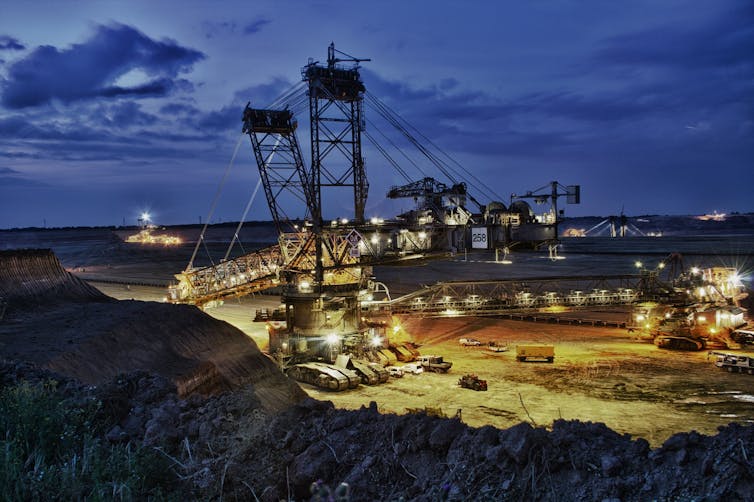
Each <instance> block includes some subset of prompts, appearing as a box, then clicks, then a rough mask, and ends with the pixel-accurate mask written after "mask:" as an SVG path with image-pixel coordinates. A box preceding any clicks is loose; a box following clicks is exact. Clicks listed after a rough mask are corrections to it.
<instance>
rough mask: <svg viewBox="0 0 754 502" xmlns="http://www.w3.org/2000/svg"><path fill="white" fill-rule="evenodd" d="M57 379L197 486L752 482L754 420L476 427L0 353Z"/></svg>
mask: <svg viewBox="0 0 754 502" xmlns="http://www.w3.org/2000/svg"><path fill="white" fill-rule="evenodd" d="M51 378H53V379H56V380H58V381H59V382H60V383H59V384H58V386H57V387H58V389H60V392H61V393H63V394H65V396H66V397H67V398H68V399H69V400H70V401H71V402H73V403H75V402H81V401H82V400H85V399H87V398H95V399H97V400H99V402H101V410H102V413H103V414H105V415H106V416H107V420H109V423H110V426H109V431H108V432H107V434H106V436H105V438H103V440H108V441H111V442H115V443H117V442H129V441H131V442H136V443H140V444H142V445H146V446H148V447H152V448H155V449H156V450H158V451H159V452H161V453H162V454H164V455H165V456H166V457H168V458H170V459H171V462H172V468H173V469H174V471H175V474H176V476H177V477H178V478H179V479H180V480H181V481H180V482H181V483H182V484H183V485H184V490H183V491H184V492H185V493H190V494H191V495H192V497H194V498H197V499H209V498H212V499H217V498H232V499H236V500H239V499H240V500H252V499H254V500H262V501H277V500H306V499H312V500H552V501H556V500H557V501H560V500H624V501H626V500H731V501H734V500H751V494H752V493H754V474H753V473H754V461H753V460H754V459H752V458H751V456H752V455H754V427H752V426H748V427H743V426H739V425H735V424H731V425H729V426H727V427H723V428H721V429H720V431H719V433H718V434H717V435H715V436H704V435H700V434H697V433H695V432H689V433H683V434H676V435H674V436H672V437H671V438H669V439H668V440H667V441H666V442H665V443H664V444H663V445H662V446H661V447H660V448H657V449H654V450H653V449H651V448H650V447H649V444H648V443H647V442H646V441H645V440H643V439H637V440H634V439H632V438H631V437H629V436H628V435H620V434H618V433H616V432H614V431H612V430H610V429H608V428H607V427H606V426H605V425H603V424H597V423H583V422H579V421H565V420H558V421H555V422H554V423H553V424H552V425H551V426H550V427H548V428H544V427H532V426H530V425H528V424H526V423H521V424H519V425H517V426H514V427H511V428H510V429H506V430H498V429H495V428H493V427H489V426H486V427H481V428H471V427H469V426H467V425H465V424H463V423H462V422H461V421H459V420H457V419H452V418H440V417H435V416H428V415H427V414H425V413H419V414H407V415H402V416H399V415H388V414H381V413H379V411H378V409H377V405H376V404H374V403H372V404H371V405H370V406H369V407H363V408H362V409H360V410H355V411H348V410H338V409H335V408H334V407H333V406H332V404H331V403H329V402H321V401H315V400H311V399H306V400H304V401H301V402H299V403H298V404H295V405H292V406H290V407H289V408H288V409H286V410H284V411H281V412H277V413H275V412H270V411H269V410H266V409H264V408H263V407H262V406H261V403H260V401H259V399H257V398H256V397H255V396H254V393H253V392H250V390H249V389H248V388H241V389H238V390H235V391H229V392H225V393H221V394H218V395H214V396H209V397H201V396H199V395H197V394H194V395H192V396H190V397H188V398H181V397H179V396H178V394H177V392H176V389H175V387H174V386H173V385H172V384H171V383H170V382H169V381H168V380H166V379H164V378H162V377H159V376H155V375H152V374H149V373H146V372H137V373H131V374H124V375H119V376H118V377H117V378H115V379H113V380H111V381H109V382H107V383H104V384H102V385H100V386H98V387H91V386H83V385H80V384H77V383H76V382H74V381H71V380H69V379H66V378H65V377H60V376H56V375H51V374H50V373H49V372H46V371H42V370H38V369H35V368H33V367H32V366H30V365H29V364H27V363H12V362H9V361H5V362H2V363H0V389H1V388H2V387H4V386H9V385H14V384H16V383H18V382H19V381H22V380H24V381H27V382H31V383H34V382H42V381H49V379H51Z"/></svg>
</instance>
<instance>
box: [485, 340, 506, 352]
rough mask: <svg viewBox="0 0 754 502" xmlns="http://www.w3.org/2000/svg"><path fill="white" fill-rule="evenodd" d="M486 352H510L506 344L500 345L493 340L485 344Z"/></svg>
mask: <svg viewBox="0 0 754 502" xmlns="http://www.w3.org/2000/svg"><path fill="white" fill-rule="evenodd" d="M487 350H491V351H492V352H507V351H508V350H510V347H508V345H507V344H502V343H500V342H496V341H494V340H493V341H491V342H489V343H488V344H487Z"/></svg>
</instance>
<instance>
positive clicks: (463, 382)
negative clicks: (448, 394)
mask: <svg viewBox="0 0 754 502" xmlns="http://www.w3.org/2000/svg"><path fill="white" fill-rule="evenodd" d="M458 385H460V386H461V388H463V389H471V390H477V391H479V390H487V380H481V379H480V378H479V377H478V376H476V375H475V374H473V373H468V374H466V375H463V376H462V377H461V378H460V379H459V380H458Z"/></svg>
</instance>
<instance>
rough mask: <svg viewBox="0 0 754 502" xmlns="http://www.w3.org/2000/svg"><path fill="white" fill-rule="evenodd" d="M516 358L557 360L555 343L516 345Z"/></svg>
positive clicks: (524, 359) (521, 359) (543, 360)
mask: <svg viewBox="0 0 754 502" xmlns="http://www.w3.org/2000/svg"><path fill="white" fill-rule="evenodd" d="M516 360H517V361H519V362H524V361H541V362H548V363H551V362H553V361H554V360H555V346H554V345H516Z"/></svg>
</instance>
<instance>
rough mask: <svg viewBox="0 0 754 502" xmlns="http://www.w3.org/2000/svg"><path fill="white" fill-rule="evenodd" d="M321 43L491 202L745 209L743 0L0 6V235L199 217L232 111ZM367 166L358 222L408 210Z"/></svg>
mask: <svg viewBox="0 0 754 502" xmlns="http://www.w3.org/2000/svg"><path fill="white" fill-rule="evenodd" d="M153 4H156V5H153ZM330 41H334V42H335V44H336V48H338V49H341V50H343V51H345V52H347V53H349V54H352V55H354V56H357V57H364V58H371V59H372V61H371V62H368V63H364V64H363V72H362V76H363V79H364V82H365V84H366V86H367V89H368V90H369V92H370V93H371V94H373V95H375V96H377V97H379V98H380V99H381V100H382V101H383V102H385V103H387V104H388V105H389V106H390V107H391V108H392V109H394V110H396V111H398V112H399V113H400V114H401V115H402V116H403V117H404V118H405V119H406V120H408V121H409V122H410V123H411V124H413V125H414V126H416V128H417V129H419V130H420V131H422V133H423V134H424V135H425V136H426V137H427V138H428V139H430V140H431V141H432V142H434V143H435V144H437V145H439V146H440V147H441V148H442V149H443V150H444V151H445V152H447V153H448V154H450V155H451V156H452V157H453V158H455V159H456V160H457V161H458V162H460V163H461V164H463V166H464V167H465V168H466V169H468V170H469V171H471V172H473V173H474V175H475V176H476V177H477V178H478V179H480V180H482V181H483V182H484V184H485V185H486V186H488V187H490V189H491V190H492V191H494V192H495V193H497V194H499V195H500V196H501V198H503V199H504V201H505V202H507V197H508V196H509V195H510V194H511V193H513V192H523V191H525V190H531V189H535V188H538V187H540V186H542V185H545V184H547V183H548V182H550V181H552V180H558V181H560V182H561V183H563V184H565V185H568V184H580V185H581V186H582V194H583V196H582V204H581V206H568V207H567V208H566V211H567V215H572V216H577V215H607V214H615V213H618V212H620V211H621V209H622V208H623V209H624V210H625V212H626V214H633V215H637V214H658V213H659V214H697V213H705V212H711V211H713V210H717V211H720V212H732V211H741V212H745V211H746V212H748V211H752V210H754V195H752V194H753V193H754V191H753V189H754V174H752V173H754V169H752V166H753V165H754V3H752V2H751V1H729V0H718V1H712V0H710V1H688V0H667V1H659V0H637V1H631V2H619V1H614V2H605V1H603V0H579V1H575V0H574V1H543V2H521V1H502V2H492V1H490V2H459V1H439V0H434V1H416V2H406V1H386V2H360V1H356V2H327V1H322V2H285V1H253V2H250V1H243V2H196V1H161V2H149V1H128V2H125V1H124V2H33V1H31V2H11V1H7V0H0V228H10V227H18V226H41V225H42V224H43V221H46V224H47V226H68V225H119V224H121V223H122V222H123V220H124V219H125V221H126V223H127V224H134V223H135V222H136V218H137V216H138V214H139V213H140V212H141V211H143V210H149V211H150V212H151V213H152V214H153V215H154V219H155V221H156V222H158V223H162V224H174V223H189V222H197V221H198V219H199V217H201V218H202V219H203V220H204V219H206V216H207V213H208V211H209V207H210V204H211V202H212V198H213V196H214V194H215V191H216V189H217V186H218V184H219V182H220V180H221V178H222V176H223V173H224V171H225V169H226V167H227V165H228V163H229V161H230V159H231V156H232V155H233V151H234V149H235V147H236V144H237V143H238V141H239V138H240V125H241V123H240V117H241V113H242V110H243V106H244V105H245V103H246V102H247V101H249V100H251V101H252V102H253V103H254V104H256V105H258V106H263V105H265V104H267V103H269V102H270V101H271V100H272V99H273V98H274V97H275V96H277V95H278V94H280V93H281V92H283V91H285V90H286V89H287V88H289V87H290V86H291V85H293V84H295V83H297V82H298V81H299V80H300V78H301V77H300V70H301V67H302V66H304V65H305V64H306V63H307V61H308V59H309V58H310V57H311V58H314V59H315V60H321V61H324V60H325V58H326V54H327V52H326V51H327V45H328V44H329V43H330ZM369 113H370V110H369V109H367V114H369ZM372 118H373V117H372V116H370V115H368V119H369V120H371V119H372ZM299 120H300V121H302V122H306V120H307V117H306V116H304V115H301V116H299ZM368 127H369V126H368ZM371 132H372V133H375V131H374V130H372V131H371ZM375 135H376V134H375ZM299 141H300V142H301V144H302V146H303V147H306V145H308V142H309V141H308V129H307V128H306V127H305V126H304V127H302V128H300V129H299ZM364 153H365V157H366V167H367V174H368V177H369V180H370V185H371V187H370V197H369V202H368V204H367V215H368V216H373V215H375V216H382V217H388V216H392V215H393V214H395V212H396V211H398V210H400V209H405V208H406V207H405V206H406V205H407V204H408V203H407V202H402V203H399V204H395V203H391V202H386V201H385V200H384V194H385V192H386V191H387V189H388V187H389V186H390V185H392V184H402V183H405V180H403V179H402V178H401V177H399V176H398V175H397V174H396V173H394V172H393V170H392V168H390V166H389V165H388V163H387V162H386V161H385V160H384V158H383V157H381V156H380V155H379V154H377V153H376V151H375V150H374V148H372V147H371V145H370V144H368V143H365V152H364ZM308 155H309V153H308V149H307V148H305V152H304V156H305V159H306V160H307V162H308ZM406 169H407V170H408V171H411V169H410V166H409V167H407V168H406ZM429 174H433V175H435V176H436V177H438V178H440V179H442V176H441V174H440V173H429ZM416 177H417V178H419V177H421V175H420V174H419V173H418V172H417V173H416ZM229 179H230V182H229V184H228V187H227V188H226V190H225V192H224V193H223V195H222V197H221V202H220V204H219V206H218V209H217V211H216V213H215V216H214V218H213V220H215V221H218V220H224V221H227V220H237V219H238V218H239V217H240V216H241V214H242V212H243V209H244V206H245V204H246V202H247V200H248V198H249V195H250V194H251V193H252V191H253V189H254V186H255V183H256V180H257V174H256V166H255V163H254V161H253V156H252V152H251V148H250V146H249V144H248V139H246V141H244V142H242V143H241V145H240V150H239V152H238V156H237V159H236V162H235V165H234V167H233V170H232V171H231V173H230V175H229ZM442 181H446V182H447V181H448V180H446V179H442ZM481 198H482V199H485V200H484V201H486V200H487V199H486V198H485V197H481ZM325 206H326V211H327V212H328V213H329V214H326V216H339V215H343V214H344V212H343V211H344V208H345V207H346V206H348V203H347V202H346V201H337V200H330V201H327V202H326V203H325ZM291 215H292V216H295V215H296V214H295V211H294V214H291ZM248 218H249V219H269V212H268V211H267V208H266V203H265V201H264V197H262V196H261V193H260V196H258V197H257V198H256V199H255V201H254V204H253V206H252V210H251V213H250V215H249V217H248Z"/></svg>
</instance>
